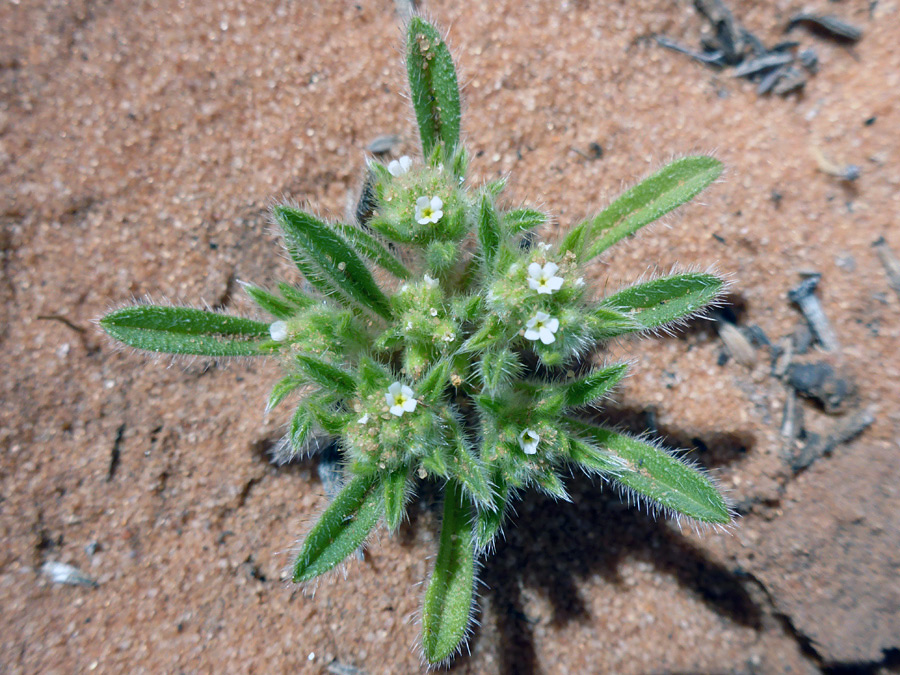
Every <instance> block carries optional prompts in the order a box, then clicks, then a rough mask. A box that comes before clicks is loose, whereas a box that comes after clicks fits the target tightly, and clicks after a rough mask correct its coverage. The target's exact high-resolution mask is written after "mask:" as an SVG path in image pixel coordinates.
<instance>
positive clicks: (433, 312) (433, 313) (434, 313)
mask: <svg viewBox="0 0 900 675" xmlns="http://www.w3.org/2000/svg"><path fill="white" fill-rule="evenodd" d="M428 313H429V314H431V316H437V315H438V311H437V309H435V308H434V307H432V308H431V309H429V310H428Z"/></svg>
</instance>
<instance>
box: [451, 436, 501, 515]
mask: <svg viewBox="0 0 900 675" xmlns="http://www.w3.org/2000/svg"><path fill="white" fill-rule="evenodd" d="M450 470H451V472H452V474H453V476H454V477H455V478H456V479H457V480H458V481H459V482H460V484H462V486H463V487H464V488H465V489H466V492H467V493H468V495H469V497H470V498H471V499H472V501H473V502H475V504H477V505H478V506H479V507H480V508H486V509H491V508H493V506H494V501H493V498H494V492H493V490H492V489H491V484H490V483H489V482H488V477H487V472H486V471H485V470H484V466H483V465H482V464H481V462H480V461H479V460H478V459H477V458H476V457H475V455H473V454H472V453H471V452H470V451H469V449H468V448H467V447H466V446H465V444H464V443H463V442H462V441H461V440H460V441H459V442H458V443H457V446H456V451H455V452H454V454H453V458H452V459H451V461H450Z"/></svg>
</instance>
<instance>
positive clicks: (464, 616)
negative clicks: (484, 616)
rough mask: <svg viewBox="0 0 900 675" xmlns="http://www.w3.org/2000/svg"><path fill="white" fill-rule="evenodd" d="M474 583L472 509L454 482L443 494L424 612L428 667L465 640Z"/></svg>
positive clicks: (450, 483)
mask: <svg viewBox="0 0 900 675" xmlns="http://www.w3.org/2000/svg"><path fill="white" fill-rule="evenodd" d="M474 582H475V549H474V546H473V542H472V522H471V508H470V506H469V502H468V499H467V498H466V497H465V496H464V495H463V491H462V488H461V487H460V485H459V484H458V483H456V482H455V481H452V480H451V481H449V482H448V483H447V488H446V490H445V491H444V519H443V522H442V524H441V542H440V548H439V549H438V555H437V560H436V561H435V565H434V572H433V573H432V575H431V581H430V583H429V584H428V590H427V591H425V604H424V606H423V608H422V646H423V648H424V651H425V658H427V659H428V661H429V663H440V662H442V661H444V660H446V659H448V658H450V657H451V656H452V655H453V654H454V652H456V650H457V648H458V647H459V645H460V643H461V642H462V641H463V639H464V638H465V636H466V630H467V628H468V625H469V620H470V618H471V615H472V614H471V612H472V601H473V595H474Z"/></svg>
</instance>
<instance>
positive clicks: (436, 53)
mask: <svg viewBox="0 0 900 675" xmlns="http://www.w3.org/2000/svg"><path fill="white" fill-rule="evenodd" d="M406 72H407V75H408V76H409V89H410V93H411V95H412V103H413V109H414V110H415V112H416V121H417V122H418V124H419V135H420V136H421V137H422V154H423V155H425V157H426V158H427V157H429V156H431V154H432V153H433V151H434V149H435V147H436V146H438V145H439V144H441V143H443V146H444V148H443V152H444V154H445V156H446V157H450V155H451V153H452V152H453V151H454V150H455V149H456V146H457V144H458V143H459V122H460V105H459V87H458V86H457V83H456V69H455V68H454V67H453V59H452V58H451V56H450V50H449V49H447V45H446V44H445V43H444V41H443V39H442V38H441V35H440V33H438V31H437V30H436V29H435V28H434V26H432V25H431V24H429V23H428V22H427V21H425V20H424V19H422V18H421V17H418V16H414V17H412V19H410V21H409V27H408V29H407V39H406Z"/></svg>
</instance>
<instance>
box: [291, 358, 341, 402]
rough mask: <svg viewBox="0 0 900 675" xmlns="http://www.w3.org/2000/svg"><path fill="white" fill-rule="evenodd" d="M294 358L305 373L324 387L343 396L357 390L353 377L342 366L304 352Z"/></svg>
mask: <svg viewBox="0 0 900 675" xmlns="http://www.w3.org/2000/svg"><path fill="white" fill-rule="evenodd" d="M294 358H295V359H296V360H297V365H298V366H300V369H301V370H302V371H303V373H304V374H305V375H306V376H307V377H309V379H310V380H312V381H313V382H315V383H316V384H318V385H319V386H320V387H322V388H323V389H325V390H327V391H331V392H334V393H337V394H340V395H342V396H352V395H353V393H354V392H355V391H356V382H355V381H354V380H353V377H352V376H351V375H349V374H348V373H345V372H344V371H343V370H341V369H340V368H335V367H334V366H332V365H331V364H330V363H325V362H324V361H322V360H321V359H317V358H314V357H312V356H306V355H304V354H298V355H297V356H295V357H294Z"/></svg>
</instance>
